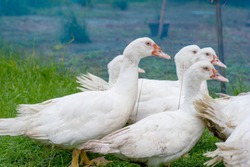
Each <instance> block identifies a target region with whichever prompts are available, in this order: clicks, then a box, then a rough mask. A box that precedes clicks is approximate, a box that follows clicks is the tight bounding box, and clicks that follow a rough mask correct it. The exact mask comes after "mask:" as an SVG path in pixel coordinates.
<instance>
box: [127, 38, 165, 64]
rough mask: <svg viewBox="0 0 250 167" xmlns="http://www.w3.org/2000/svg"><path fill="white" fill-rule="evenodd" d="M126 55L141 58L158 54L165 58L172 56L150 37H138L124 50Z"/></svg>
mask: <svg viewBox="0 0 250 167" xmlns="http://www.w3.org/2000/svg"><path fill="white" fill-rule="evenodd" d="M123 55H124V56H130V57H131V56H133V57H134V58H137V59H141V58H143V57H147V56H157V57H161V58H165V59H170V56H169V55H167V54H166V53H164V52H162V50H161V48H160V47H159V46H158V45H157V44H156V43H155V42H154V41H153V40H152V39H150V38H148V37H143V38H137V39H136V40H134V41H132V42H131V43H130V44H129V45H128V46H127V47H126V48H125V49H124V51H123Z"/></svg>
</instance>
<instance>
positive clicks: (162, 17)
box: [158, 0, 166, 38]
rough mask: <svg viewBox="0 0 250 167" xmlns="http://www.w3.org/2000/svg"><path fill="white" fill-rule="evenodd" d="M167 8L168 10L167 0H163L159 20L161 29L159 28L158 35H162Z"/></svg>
mask: <svg viewBox="0 0 250 167" xmlns="http://www.w3.org/2000/svg"><path fill="white" fill-rule="evenodd" d="M165 10H166V0H162V4H161V16H160V21H159V29H158V37H159V38H160V37H161V34H162V30H163V25H164V16H165Z"/></svg>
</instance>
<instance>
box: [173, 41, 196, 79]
mask: <svg viewBox="0 0 250 167" xmlns="http://www.w3.org/2000/svg"><path fill="white" fill-rule="evenodd" d="M199 50H200V47H199V46H197V45H187V46H185V47H183V48H182V49H181V50H180V51H179V52H177V53H176V54H175V57H174V59H175V65H176V73H177V76H178V79H179V80H180V81H181V80H182V79H181V78H182V76H183V73H184V71H185V70H186V69H187V68H189V67H190V66H191V65H192V64H193V62H194V61H193V59H196V57H197V52H198V51H199ZM181 82H182V81H181Z"/></svg>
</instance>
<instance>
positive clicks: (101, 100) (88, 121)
mask: <svg viewBox="0 0 250 167" xmlns="http://www.w3.org/2000/svg"><path fill="white" fill-rule="evenodd" d="M123 55H124V59H123V63H122V67H121V70H120V74H119V77H118V79H117V82H116V83H115V84H114V85H113V87H112V89H109V90H107V91H88V92H80V93H76V94H72V95H68V96H64V97H61V98H58V99H56V100H55V101H56V102H54V103H49V104H50V105H47V104H46V105H45V107H43V108H42V109H41V110H39V111H35V112H33V111H27V110H25V112H24V114H23V113H22V110H18V112H19V115H18V116H17V117H16V118H6V119H0V136H4V135H10V136H17V135H25V136H28V137H30V138H32V139H35V140H38V141H41V142H43V143H53V144H54V145H56V146H59V147H61V148H65V149H74V150H73V157H72V163H71V167H78V166H79V165H78V158H79V154H80V153H81V151H80V150H77V149H76V148H78V147H79V146H80V145H82V143H84V142H86V141H88V140H90V139H98V138H101V137H103V136H105V135H107V134H109V133H111V132H112V131H114V130H117V129H120V128H122V127H123V126H124V125H125V123H126V122H127V119H128V117H129V115H130V112H131V110H132V109H133V107H134V104H135V100H136V96H137V86H138V83H137V82H138V63H139V61H140V59H141V58H143V57H146V56H150V55H155V56H159V57H163V58H167V59H169V58H170V57H169V56H168V55H167V54H165V53H163V52H162V51H161V49H160V47H159V46H157V45H156V44H155V43H154V41H153V40H152V39H150V38H147V37H144V38H138V39H136V40H134V41H132V42H131V43H130V44H129V45H128V46H127V47H126V48H125V50H124V52H123ZM90 129H91V130H90ZM82 155H83V157H84V158H85V159H84V161H85V162H86V163H89V160H88V158H87V156H86V154H85V152H84V150H82Z"/></svg>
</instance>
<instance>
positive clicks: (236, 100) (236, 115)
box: [198, 92, 250, 141]
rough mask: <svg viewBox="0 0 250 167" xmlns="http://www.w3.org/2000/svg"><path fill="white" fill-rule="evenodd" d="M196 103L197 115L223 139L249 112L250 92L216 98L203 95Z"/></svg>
mask: <svg viewBox="0 0 250 167" xmlns="http://www.w3.org/2000/svg"><path fill="white" fill-rule="evenodd" d="M198 105H200V107H199V108H200V110H199V112H198V115H199V117H200V118H202V119H203V120H204V122H205V123H206V126H207V127H208V129H209V130H210V131H211V132H212V133H213V134H214V135H215V136H216V137H218V138H219V139H221V140H223V141H225V140H226V139H227V138H228V137H229V136H230V135H231V133H232V132H233V131H234V129H235V128H236V127H237V126H238V125H239V124H240V123H241V122H242V120H243V119H245V118H246V117H247V116H248V115H249V114H250V110H248V109H249V108H250V92H248V93H243V94H240V95H238V96H228V97H225V98H218V99H212V98H210V97H208V96H204V100H200V101H199V104H198Z"/></svg>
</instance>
